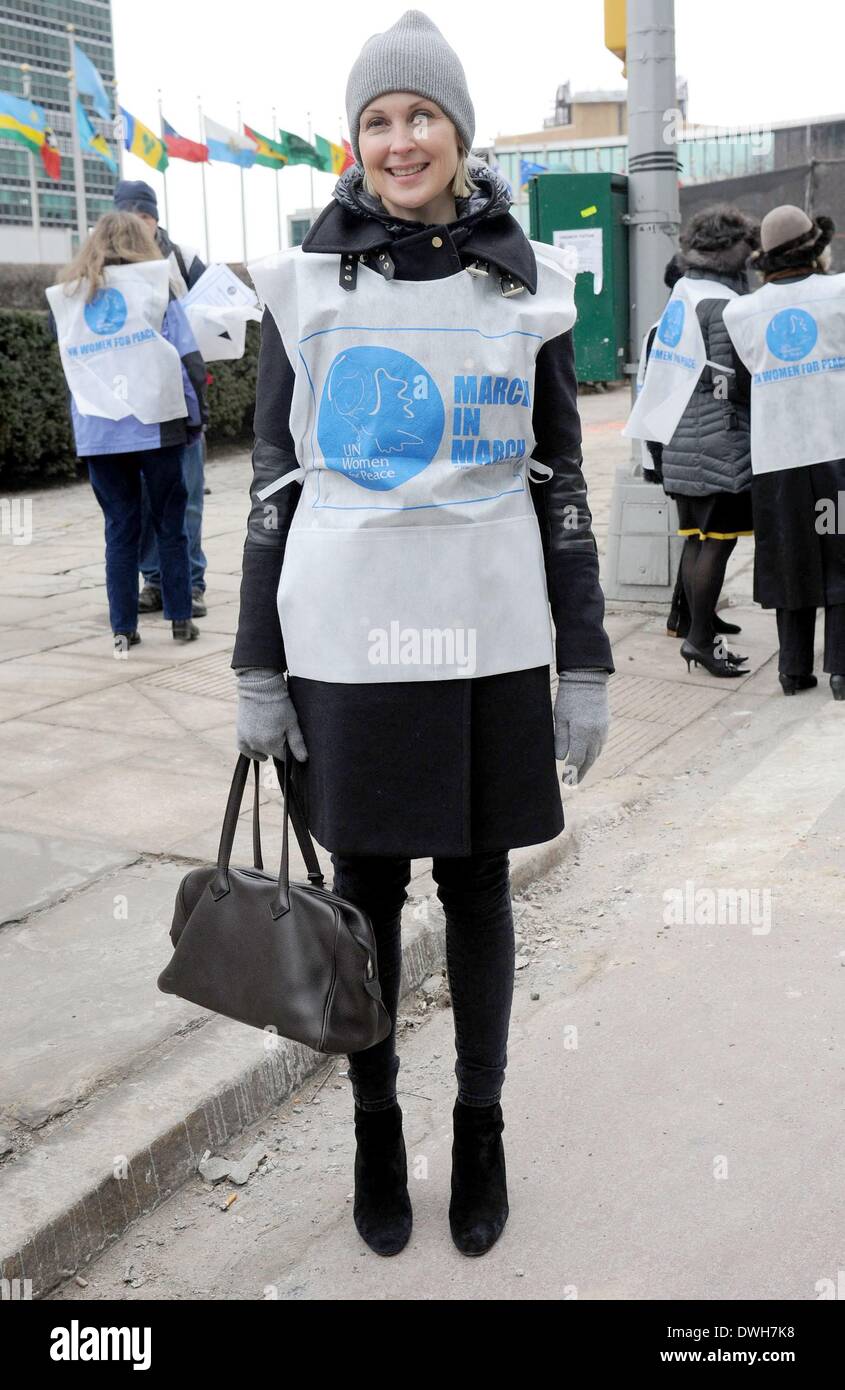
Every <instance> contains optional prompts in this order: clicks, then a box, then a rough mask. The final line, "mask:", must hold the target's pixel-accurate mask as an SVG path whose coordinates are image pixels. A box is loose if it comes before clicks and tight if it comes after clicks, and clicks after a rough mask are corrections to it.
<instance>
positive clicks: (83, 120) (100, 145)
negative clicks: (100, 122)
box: [76, 97, 120, 174]
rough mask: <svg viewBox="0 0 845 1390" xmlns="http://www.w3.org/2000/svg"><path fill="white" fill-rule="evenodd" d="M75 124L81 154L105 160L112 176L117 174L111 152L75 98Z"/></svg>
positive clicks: (80, 103) (117, 170)
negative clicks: (77, 130) (77, 129)
mask: <svg viewBox="0 0 845 1390" xmlns="http://www.w3.org/2000/svg"><path fill="white" fill-rule="evenodd" d="M76 123H77V126H78V128H79V143H80V145H81V147H82V153H83V154H95V155H97V157H98V158H99V159H103V160H105V162H106V164H108V166H109V168H110V169H111V171H112V173H113V174H117V173H119V172H120V171H119V169H118V167H117V165H116V164H115V162H114V160H113V159H112V156H111V150H110V149H109V147H108V145H107V144H106V142H105V140H104V139H103V137H102V135H98V134H97V132H96V130H95V129H94V127H93V126H92V124H91V122H90V121H89V119H88V116H87V113H86V111H85V107H84V106H83V105H82V102H81V101H80V100H79V97H77V98H76Z"/></svg>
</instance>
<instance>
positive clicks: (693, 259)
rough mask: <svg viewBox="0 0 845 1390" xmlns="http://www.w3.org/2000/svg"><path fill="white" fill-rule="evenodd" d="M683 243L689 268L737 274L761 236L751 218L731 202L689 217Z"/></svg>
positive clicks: (715, 205)
mask: <svg viewBox="0 0 845 1390" xmlns="http://www.w3.org/2000/svg"><path fill="white" fill-rule="evenodd" d="M680 242H681V249H682V251H683V253H684V255H685V257H686V260H687V264H688V265H689V266H694V267H696V268H697V269H699V270H716V271H719V272H720V273H721V274H728V275H736V274H738V272H739V271H740V270H742V269H743V267H744V266H745V264H746V262H747V260H748V257H749V255H750V254H751V252H752V251H753V250H754V249H755V247H757V246H759V244H760V236H759V229H758V226H757V223H756V222H755V221H754V219H753V218H752V217H748V216H747V215H746V214H745V213H744V212H741V211H740V209H739V208H736V207H732V206H731V205H730V204H729V203H715V204H714V205H713V206H712V207H709V208H702V209H701V211H700V212H697V213H695V214H694V215H693V216H692V217H691V218H690V220H689V222H688V223H687V225H686V226H685V227H684V229H683V231H682V232H681V236H680Z"/></svg>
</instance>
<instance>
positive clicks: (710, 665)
mask: <svg viewBox="0 0 845 1390" xmlns="http://www.w3.org/2000/svg"><path fill="white" fill-rule="evenodd" d="M714 647H715V644H713V645H711V646H709V647H706V648H705V647H694V646H693V645H692V643H691V642H687V641H684V642H682V643H681V656H682V657H683V658H684V661H685V662H686V663H687V671H689V668H690V662H693V663H694V664H695V665H696V666H703V667H704V669H705V671H709V672H710V674H711V676H726V677H728V678H730V677H731V676H747V675H748V672H747V671H742V670H740V668H739V666H737V665H735V664H734V662H733V661H732V660H731V658H730V657H723V656H716V654H715V650H714ZM741 660H743V661H747V660H748V658H747V657H742V658H741Z"/></svg>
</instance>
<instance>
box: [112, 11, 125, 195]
mask: <svg viewBox="0 0 845 1390" xmlns="http://www.w3.org/2000/svg"><path fill="white" fill-rule="evenodd" d="M108 8H109V39H110V41H111V50H112V53H114V16H113V15H112V7H111V5H109V7H108ZM112 87H113V88H114V107H115V112H116V119H117V121H118V122H119V126H118V129H119V131H120V135H119V136H118V140H117V167H118V169H119V170H120V177H121V178H123V149H124V141H125V139H126V131H125V130H124V129H123V117H122V116H121V114H120V104H119V102H118V99H117V78H115V79H114V81H113V82H112Z"/></svg>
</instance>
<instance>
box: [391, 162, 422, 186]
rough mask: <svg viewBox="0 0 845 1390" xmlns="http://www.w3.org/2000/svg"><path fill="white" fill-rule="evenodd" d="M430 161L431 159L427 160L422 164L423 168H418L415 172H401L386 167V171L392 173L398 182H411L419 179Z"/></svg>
mask: <svg viewBox="0 0 845 1390" xmlns="http://www.w3.org/2000/svg"><path fill="white" fill-rule="evenodd" d="M429 163H430V161H428V160H427V161H426V162H425V163H424V164H422V166H421V168H419V169H417V170H416V172H415V173H413V174H401V173H400V172H399V170H398V169H386V170H385V173H387V174H390V175H391V176H392V177H393V178H394V179H396V181H397V182H398V183H411V182H412V181H413V180H414V179H418V178H419V177H420V175H421V174H424V173H425V171H426V169H427V168H428V166H429Z"/></svg>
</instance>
